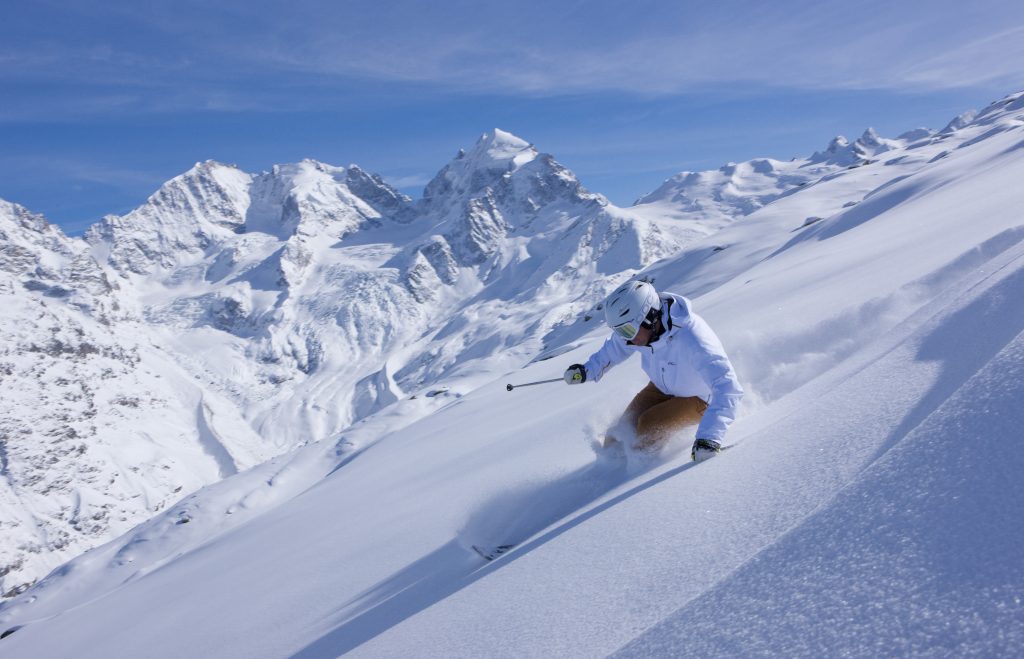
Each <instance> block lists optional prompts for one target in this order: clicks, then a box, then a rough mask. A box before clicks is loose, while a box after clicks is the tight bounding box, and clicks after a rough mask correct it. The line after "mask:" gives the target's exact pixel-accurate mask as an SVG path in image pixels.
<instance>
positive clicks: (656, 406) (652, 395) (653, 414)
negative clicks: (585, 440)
mask: <svg viewBox="0 0 1024 659" xmlns="http://www.w3.org/2000/svg"><path fill="white" fill-rule="evenodd" d="M706 409H708V404H707V403H706V402H704V401H703V400H701V399H700V398H698V397H697V396H692V397H688V398H681V397H679V396H669V395H668V394H663V393H661V391H659V390H658V388H657V387H655V386H654V383H653V382H648V383H647V386H646V387H644V388H643V389H641V390H640V393H638V394H637V395H636V396H634V397H633V400H632V401H631V402H630V403H629V405H628V406H627V407H626V411H625V412H623V413H622V419H621V420H620V421H619V423H617V424H616V425H615V426H613V427H612V428H611V429H609V430H608V434H607V435H605V441H604V445H605V446H609V445H610V444H613V443H614V442H616V441H619V439H618V438H616V437H615V431H616V430H617V429H618V428H621V427H622V426H623V425H625V426H626V427H628V428H632V429H634V430H635V431H636V445H635V446H634V448H637V449H641V450H649V449H656V448H658V447H660V446H661V445H662V444H663V443H664V442H665V440H667V439H668V438H669V436H671V435H672V433H674V432H676V431H677V430H679V429H681V428H685V427H686V426H692V425H696V424H697V423H699V422H700V420H701V417H703V416H704V410H706Z"/></svg>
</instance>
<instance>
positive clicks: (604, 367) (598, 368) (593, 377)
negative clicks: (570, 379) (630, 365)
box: [583, 334, 632, 382]
mask: <svg viewBox="0 0 1024 659" xmlns="http://www.w3.org/2000/svg"><path fill="white" fill-rule="evenodd" d="M631 354H632V353H631V352H630V351H629V350H628V349H626V343H625V341H623V340H622V339H620V338H619V337H617V336H615V335H614V334H612V335H611V336H609V337H608V338H607V339H606V340H605V342H604V345H603V346H601V349H600V350H598V351H597V352H595V353H594V354H592V355H591V356H590V359H588V360H587V363H586V364H584V365H583V368H585V369H587V382H598V381H600V379H601V378H602V377H604V374H605V373H607V372H608V369H610V368H612V367H613V366H615V365H617V364H621V363H622V362H624V361H625V360H626V358H628V357H629V356H630V355H631Z"/></svg>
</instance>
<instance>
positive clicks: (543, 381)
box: [505, 378, 564, 391]
mask: <svg viewBox="0 0 1024 659" xmlns="http://www.w3.org/2000/svg"><path fill="white" fill-rule="evenodd" d="M563 381H564V380H563V378H554V379H553V380H538V381H536V382H524V383H522V384H506V385H505V390H506V391H512V390H513V389H515V388H516V387H532V386H533V385H535V384H548V383H549V382H563Z"/></svg>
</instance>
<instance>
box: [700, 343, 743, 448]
mask: <svg viewBox="0 0 1024 659" xmlns="http://www.w3.org/2000/svg"><path fill="white" fill-rule="evenodd" d="M701 338H702V339H705V340H700V339H699V340H698V342H697V350H696V351H695V353H694V356H693V358H694V364H693V366H694V368H695V369H696V370H697V372H698V373H699V374H700V376H701V378H703V379H704V382H705V383H706V384H707V385H708V387H709V388H710V389H711V400H709V401H708V409H707V410H705V411H704V417H703V418H702V419H701V422H700V425H699V426H697V435H696V436H697V437H698V438H702V439H713V440H715V441H719V442H720V441H722V439H723V438H724V437H725V431H726V430H727V429H728V427H729V424H731V423H732V422H733V421H734V420H735V419H736V409H737V408H738V407H739V404H740V400H742V398H743V387H741V386H740V382H739V379H738V378H737V377H736V371H735V370H733V367H732V363H731V362H730V361H729V357H728V356H727V355H726V354H725V349H724V348H722V345H721V343H719V342H718V341H717V337H716V340H706V338H705V337H701Z"/></svg>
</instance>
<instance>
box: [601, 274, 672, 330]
mask: <svg viewBox="0 0 1024 659" xmlns="http://www.w3.org/2000/svg"><path fill="white" fill-rule="evenodd" d="M660 313H661V300H660V299H659V298H658V291H656V290H654V286H651V285H650V284H648V283H647V282H645V281H640V280H637V279H632V280H630V281H627V282H626V283H625V284H623V285H622V286H619V287H618V288H616V289H615V291H613V292H612V294H611V295H609V296H608V299H607V300H605V301H604V319H605V322H607V323H608V326H609V327H611V328H612V330H613V331H614V332H615V333H616V334H618V335H619V336H621V337H622V338H624V339H626V340H627V341H629V340H630V339H632V338H633V337H634V336H636V333H637V332H639V331H640V326H641V325H643V326H645V327H653V326H654V322H655V321H656V320H657V319H658V315H659V314H660Z"/></svg>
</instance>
